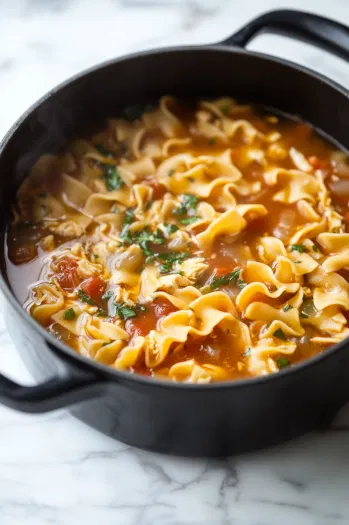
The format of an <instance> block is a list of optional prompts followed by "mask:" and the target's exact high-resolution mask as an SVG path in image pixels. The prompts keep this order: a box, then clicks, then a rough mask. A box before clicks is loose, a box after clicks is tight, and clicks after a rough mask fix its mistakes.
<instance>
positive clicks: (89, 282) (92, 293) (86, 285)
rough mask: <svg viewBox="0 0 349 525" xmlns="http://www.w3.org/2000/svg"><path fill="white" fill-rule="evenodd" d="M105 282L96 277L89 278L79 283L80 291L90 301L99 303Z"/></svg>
mask: <svg viewBox="0 0 349 525" xmlns="http://www.w3.org/2000/svg"><path fill="white" fill-rule="evenodd" d="M105 288H106V282H105V281H103V279H101V278H100V277H98V276H93V277H89V278H88V279H86V280H85V281H83V282H82V283H81V289H82V291H83V292H85V294H86V295H88V296H89V297H91V299H92V301H93V302H95V303H99V302H100V300H101V299H102V295H103V294H104V292H105Z"/></svg>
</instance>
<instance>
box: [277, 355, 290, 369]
mask: <svg viewBox="0 0 349 525" xmlns="http://www.w3.org/2000/svg"><path fill="white" fill-rule="evenodd" d="M276 364H277V365H278V367H279V368H285V367H286V366H288V365H289V364H290V362H289V360H288V359H287V357H284V356H283V355H282V356H280V357H278V358H277V359H276Z"/></svg>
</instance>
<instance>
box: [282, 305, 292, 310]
mask: <svg viewBox="0 0 349 525" xmlns="http://www.w3.org/2000/svg"><path fill="white" fill-rule="evenodd" d="M289 310H292V306H291V305H290V304H286V306H284V307H283V311H284V312H288V311H289Z"/></svg>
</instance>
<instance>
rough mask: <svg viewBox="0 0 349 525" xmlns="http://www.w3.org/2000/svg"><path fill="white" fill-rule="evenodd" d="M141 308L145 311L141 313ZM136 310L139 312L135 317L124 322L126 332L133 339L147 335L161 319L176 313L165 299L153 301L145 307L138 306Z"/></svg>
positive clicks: (173, 307)
mask: <svg viewBox="0 0 349 525" xmlns="http://www.w3.org/2000/svg"><path fill="white" fill-rule="evenodd" d="M141 307H144V308H146V311H145V312H144V311H142V309H141ZM137 308H138V309H139V310H140V312H138V314H137V317H134V318H131V319H128V320H127V321H126V322H125V330H126V332H127V333H128V334H130V335H131V336H135V337H136V336H138V335H142V336H145V335H147V334H149V332H150V330H154V329H155V328H156V326H157V323H158V322H159V321H160V320H161V319H163V318H164V317H167V316H168V315H169V314H171V313H173V312H176V311H177V308H176V307H175V306H173V304H172V303H171V302H170V301H168V300H166V299H155V300H154V301H153V302H151V303H147V305H146V306H145V305H139V306H138V307H137Z"/></svg>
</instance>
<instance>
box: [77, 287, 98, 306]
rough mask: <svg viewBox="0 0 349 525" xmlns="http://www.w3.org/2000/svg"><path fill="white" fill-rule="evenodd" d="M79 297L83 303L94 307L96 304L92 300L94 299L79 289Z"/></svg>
mask: <svg viewBox="0 0 349 525" xmlns="http://www.w3.org/2000/svg"><path fill="white" fill-rule="evenodd" d="M78 297H79V299H80V301H82V302H83V303H87V304H89V305H90V306H94V304H95V303H94V300H93V299H92V297H90V296H89V295H87V293H85V292H84V291H83V290H81V288H79V290H78Z"/></svg>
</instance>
